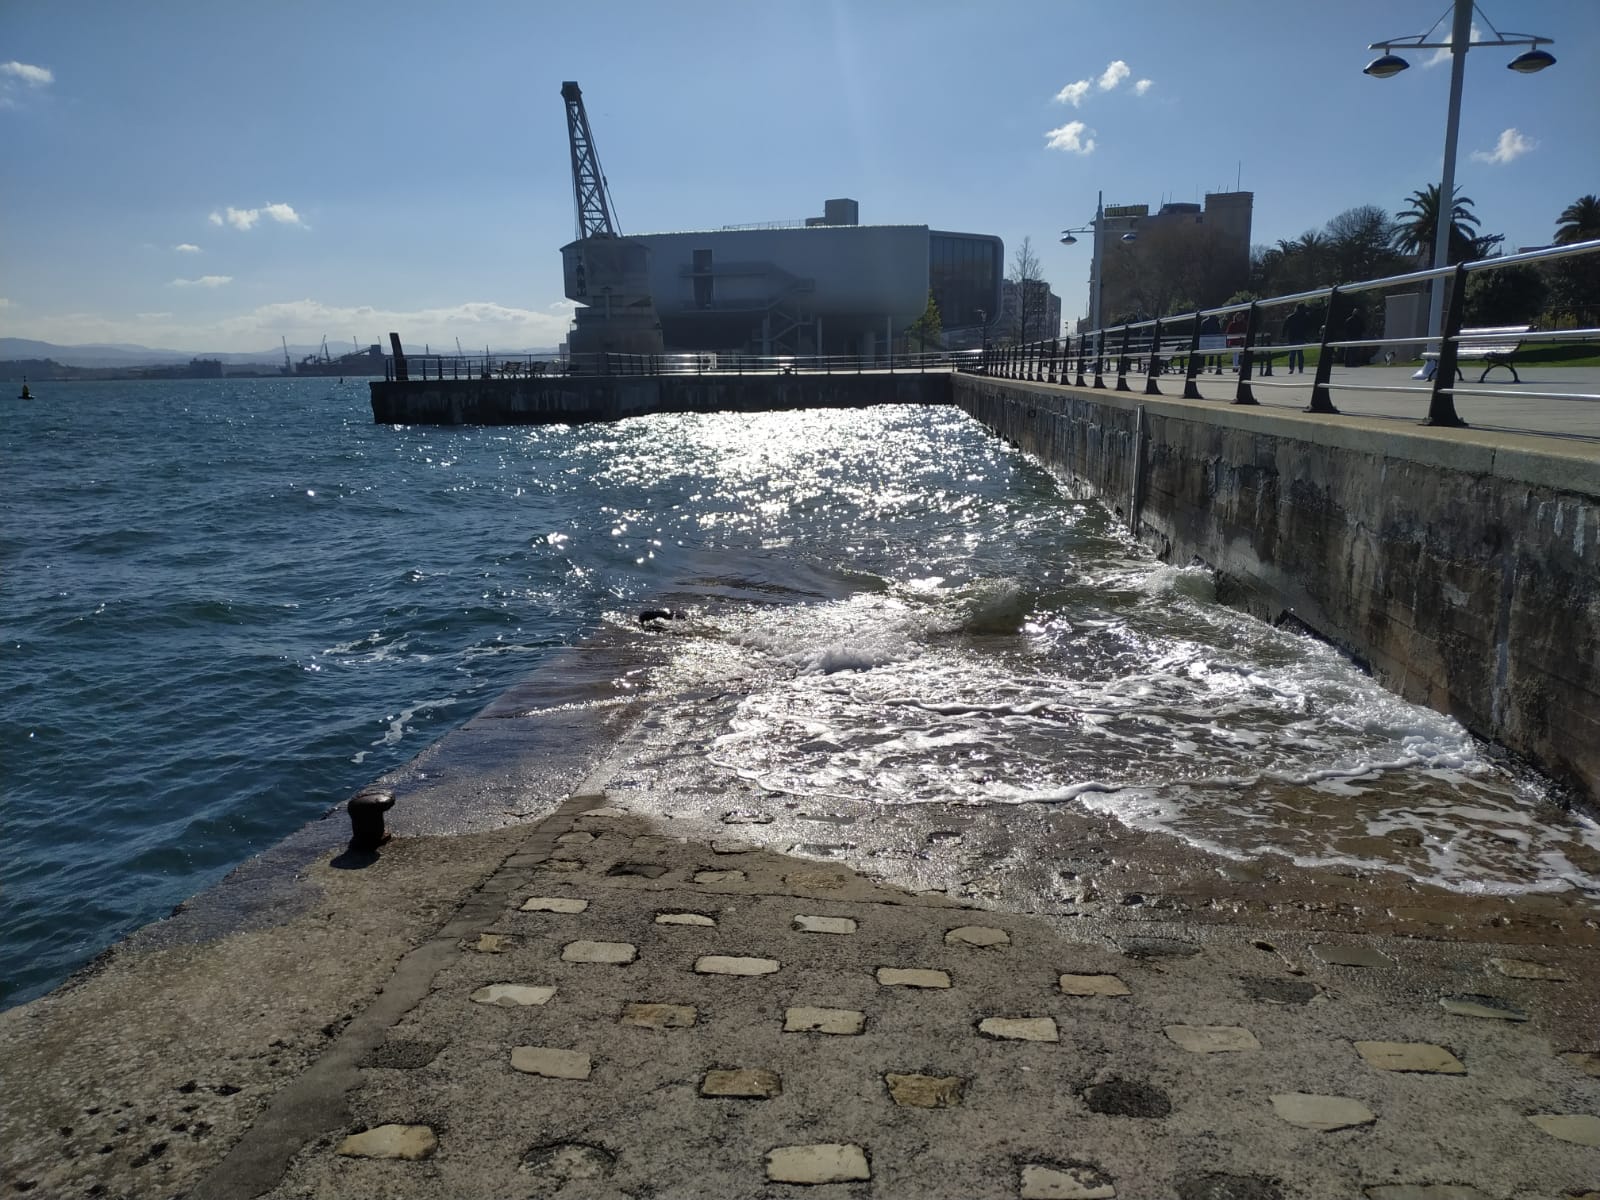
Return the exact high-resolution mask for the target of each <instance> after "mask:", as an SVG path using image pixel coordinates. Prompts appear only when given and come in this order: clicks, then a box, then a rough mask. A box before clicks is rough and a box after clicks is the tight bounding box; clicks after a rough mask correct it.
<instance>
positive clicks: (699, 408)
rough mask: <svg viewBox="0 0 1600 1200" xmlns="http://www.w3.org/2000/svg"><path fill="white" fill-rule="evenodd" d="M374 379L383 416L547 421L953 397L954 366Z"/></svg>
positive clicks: (382, 419)
mask: <svg viewBox="0 0 1600 1200" xmlns="http://www.w3.org/2000/svg"><path fill="white" fill-rule="evenodd" d="M369 386H370V387H371V389H372V416H373V419H374V420H375V421H376V422H377V423H378V424H380V425H546V424H563V423H576V422H581V421H616V420H620V419H622V418H623V417H637V416H644V415H646V414H648V413H664V412H770V411H774V410H786V409H797V408H859V407H863V406H865V405H870V404H948V403H949V402H950V375H949V374H948V373H944V372H929V373H928V374H925V375H924V374H916V373H911V372H896V373H894V374H889V373H887V372H874V373H869V374H861V375H665V376H658V377H641V378H630V377H627V376H611V377H606V378H571V379H568V378H561V377H556V378H545V379H460V380H453V379H445V380H439V379H429V380H409V381H407V382H405V383H395V382H392V381H388V380H377V381H375V382H373V383H372V384H370V385H369Z"/></svg>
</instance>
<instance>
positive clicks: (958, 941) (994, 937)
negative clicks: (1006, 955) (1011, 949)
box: [944, 925, 1011, 949]
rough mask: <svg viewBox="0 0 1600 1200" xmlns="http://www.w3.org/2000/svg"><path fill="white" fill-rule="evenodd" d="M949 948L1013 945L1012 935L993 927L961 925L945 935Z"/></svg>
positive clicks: (982, 947) (945, 941)
mask: <svg viewBox="0 0 1600 1200" xmlns="http://www.w3.org/2000/svg"><path fill="white" fill-rule="evenodd" d="M944 943H945V945H947V946H976V947H978V948H980V949H984V948H987V947H989V946H1009V945H1011V935H1010V934H1009V933H1007V932H1006V931H1005V930H1004V929H996V928H995V927H994V926H993V925H961V926H958V927H956V928H955V929H952V930H951V931H950V932H949V933H947V934H945V935H944Z"/></svg>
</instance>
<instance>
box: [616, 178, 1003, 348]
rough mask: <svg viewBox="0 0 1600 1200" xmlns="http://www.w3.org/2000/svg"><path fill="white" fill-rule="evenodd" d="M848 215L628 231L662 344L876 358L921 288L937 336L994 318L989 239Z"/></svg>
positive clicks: (920, 300) (994, 260) (995, 258)
mask: <svg viewBox="0 0 1600 1200" xmlns="http://www.w3.org/2000/svg"><path fill="white" fill-rule="evenodd" d="M857 216H858V206H857V204H856V202H855V201H854V200H829V201H828V202H827V204H826V209H825V213H824V215H823V216H822V217H813V218H811V219H810V220H807V221H804V222H793V223H788V224H777V225H757V226H736V227H730V228H723V229H714V230H705V231H701V232H691V233H647V234H636V235H633V236H630V237H629V239H628V240H629V241H630V242H635V243H638V244H639V245H642V246H644V247H646V248H647V249H648V250H649V268H648V271H649V292H650V295H651V297H652V299H653V300H654V302H655V308H656V312H657V314H658V316H659V318H660V321H661V331H662V337H663V339H664V340H665V343H666V347H667V349H668V350H669V351H670V350H720V351H734V350H740V351H747V352H750V353H756V354H860V355H866V356H868V357H882V356H883V355H885V354H886V353H888V351H889V348H890V347H891V346H892V345H893V344H894V343H895V341H896V340H897V339H899V338H900V337H901V336H902V335H903V334H904V333H905V331H906V329H907V327H908V326H910V325H911V324H912V322H914V321H916V319H917V318H918V317H920V316H921V315H922V314H923V312H924V310H925V309H926V308H927V303H928V294H929V292H930V291H931V292H932V293H933V296H934V299H935V301H936V302H937V303H938V305H939V309H940V314H941V317H942V320H943V322H944V325H945V327H946V328H947V329H951V328H959V327H962V326H981V324H982V323H983V321H984V319H985V316H986V315H987V316H988V318H989V319H990V320H993V318H994V315H995V314H997V313H999V311H1000V304H1001V289H1000V285H1001V280H1002V277H1003V276H1004V274H1005V271H1004V263H1005V246H1004V244H1003V243H1002V242H1001V240H1000V239H999V238H997V237H991V236H989V235H986V234H976V233H948V232H945V231H942V230H936V229H930V228H929V227H928V226H926V225H861V224H858V223H857ZM590 303H593V301H590Z"/></svg>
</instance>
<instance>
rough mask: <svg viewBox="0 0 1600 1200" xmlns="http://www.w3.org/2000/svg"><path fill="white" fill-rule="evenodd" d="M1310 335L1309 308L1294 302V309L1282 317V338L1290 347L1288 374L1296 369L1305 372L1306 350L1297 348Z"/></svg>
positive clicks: (1301, 372)
mask: <svg viewBox="0 0 1600 1200" xmlns="http://www.w3.org/2000/svg"><path fill="white" fill-rule="evenodd" d="M1310 337H1311V310H1310V309H1308V308H1307V307H1306V306H1305V305H1304V304H1296V305H1295V306H1294V311H1293V312H1292V313H1290V314H1289V315H1288V316H1287V317H1285V318H1284V319H1283V340H1284V343H1285V344H1286V345H1288V346H1289V347H1290V350H1289V374H1291V375H1293V374H1294V373H1295V371H1296V370H1298V371H1299V372H1300V374H1302V375H1304V374H1305V373H1306V352H1305V351H1304V350H1301V349H1298V348H1296V347H1298V346H1299V345H1300V344H1301V343H1304V342H1306V341H1308V340H1309V339H1310Z"/></svg>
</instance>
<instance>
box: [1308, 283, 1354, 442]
mask: <svg viewBox="0 0 1600 1200" xmlns="http://www.w3.org/2000/svg"><path fill="white" fill-rule="evenodd" d="M1348 303H1349V301H1348V300H1346V299H1345V297H1344V293H1342V292H1341V291H1339V289H1338V288H1334V289H1333V291H1331V292H1329V293H1328V319H1327V320H1326V321H1324V322H1323V324H1322V347H1321V349H1319V350H1318V351H1317V373H1316V375H1315V376H1313V377H1312V380H1311V403H1310V404H1308V405H1306V412H1308V413H1337V412H1338V411H1339V410H1338V409H1337V408H1335V407H1334V406H1333V397H1332V396H1331V395H1330V394H1329V392H1328V380H1329V379H1330V378H1331V377H1332V375H1333V355H1334V352H1333V351H1332V350H1331V349H1329V347H1328V343H1329V342H1331V341H1332V340H1333V331H1334V330H1335V329H1338V328H1340V327H1341V326H1342V325H1343V324H1344V317H1345V305H1346V304H1348Z"/></svg>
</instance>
